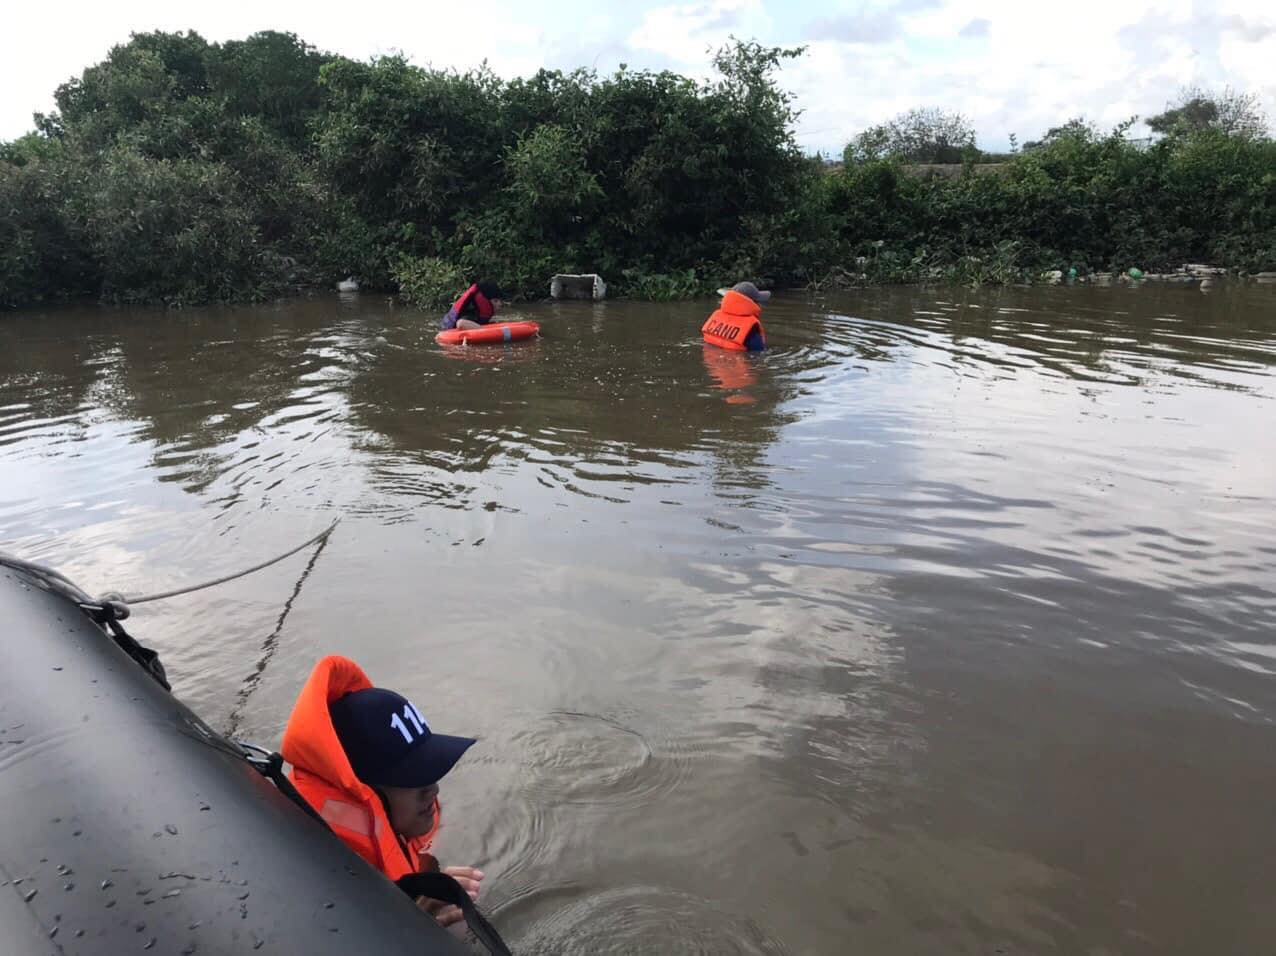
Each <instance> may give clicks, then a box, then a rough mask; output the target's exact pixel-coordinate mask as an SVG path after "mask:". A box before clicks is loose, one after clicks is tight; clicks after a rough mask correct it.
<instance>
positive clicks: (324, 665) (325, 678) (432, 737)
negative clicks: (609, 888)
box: [280, 656, 483, 931]
mask: <svg viewBox="0 0 1276 956" xmlns="http://www.w3.org/2000/svg"><path fill="white" fill-rule="evenodd" d="M473 744H474V740H472V739H471V738H469V737H448V736H445V735H443V734H436V733H433V732H431V730H430V728H429V726H428V725H427V724H426V722H425V719H424V718H423V717H422V716H421V712H420V711H419V710H417V709H416V707H414V706H413V705H412V703H411V702H410V701H409V700H407V698H405V697H403V696H401V695H399V694H396V693H395V692H394V691H391V690H385V689H384V688H380V687H373V686H372V681H370V680H369V679H368V676H367V675H366V674H365V673H364V672H363V671H362V670H361V669H360V667H359V665H358V664H356V663H355V662H354V661H352V660H350V659H348V658H345V657H337V656H332V657H325V658H324V659H323V660H321V661H319V663H318V664H316V665H315V668H314V670H313V671H312V672H311V674H310V677H309V679H308V680H307V681H306V684H305V686H304V687H303V688H302V689H301V693H300V695H298V697H297V703H296V704H295V705H294V707H293V710H292V714H291V716H289V718H288V725H287V727H286V728H285V729H284V738H283V743H282V745H281V748H280V751H281V753H282V754H283V757H284V759H285V760H287V761H288V762H289V763H290V764H292V773H291V775H290V776H291V778H292V782H293V784H294V786H296V788H297V790H298V791H300V792H301V795H302V796H303V797H305V798H306V802H307V803H309V804H310V805H311V806H312V807H314V808H315V810H316V811H318V813H319V815H320V816H321V817H323V819H324V820H325V821H327V823H328V826H330V827H331V828H332V831H333V832H334V833H335V834H336V835H337V836H338V837H340V838H341V839H342V840H343V841H344V842H345V844H346V845H347V846H349V847H350V849H352V850H354V852H355V853H357V854H359V856H361V857H363V858H364V859H365V860H367V861H368V862H369V863H370V864H372V865H373V866H374V867H376V868H377V869H378V870H380V871H381V872H382V873H384V874H385V875H386V876H387V877H388V878H390V879H391V880H398V879H399V878H400V877H403V876H406V875H408V874H410V873H420V872H425V871H429V870H435V869H438V868H439V866H438V861H437V860H436V859H435V858H434V857H433V856H432V855H431V854H430V853H429V849H430V845H431V843H432V842H433V840H434V836H435V834H436V833H438V830H439V824H440V805H439V781H440V780H442V779H443V777H444V776H446V775H447V773H448V772H449V771H450V770H451V769H452V768H453V767H454V766H455V765H456V763H457V761H458V760H460V759H461V756H462V755H463V754H464V753H465V751H467V750H468V749H469V748H470V747H471V746H472V745H473ZM443 872H444V873H447V874H448V875H449V876H452V877H453V878H454V879H456V881H457V882H458V883H460V884H461V886H462V887H463V888H464V889H465V890H466V892H468V893H469V895H470V896H471V898H473V899H478V893H479V884H480V882H481V881H482V879H483V873H482V871H481V870H476V869H474V868H473V867H468V866H451V867H446V868H444V869H443ZM417 904H418V905H419V906H420V907H421V908H422V909H424V910H426V911H427V912H428V913H430V914H431V915H432V916H433V917H434V918H435V919H436V920H437V921H438V922H439V923H440V924H441V925H443V926H455V930H454V931H463V930H464V926H465V924H464V922H463V921H462V920H463V916H462V914H461V910H460V909H459V908H458V907H456V906H448V905H444V904H441V903H438V902H436V901H433V900H426V899H424V898H422V899H419V900H418V901H417Z"/></svg>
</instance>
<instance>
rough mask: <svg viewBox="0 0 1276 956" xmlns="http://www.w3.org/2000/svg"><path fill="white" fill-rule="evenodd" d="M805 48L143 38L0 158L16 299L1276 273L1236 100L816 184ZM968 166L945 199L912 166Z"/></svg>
mask: <svg viewBox="0 0 1276 956" xmlns="http://www.w3.org/2000/svg"><path fill="white" fill-rule="evenodd" d="M797 52H798V51H794V50H781V49H773V48H767V47H763V46H760V45H758V44H756V43H740V42H733V43H731V44H729V45H728V46H726V47H724V48H723V49H721V50H720V51H718V53H717V54H716V55H715V57H714V67H715V71H716V72H715V76H714V78H713V79H711V80H709V81H697V80H693V79H689V78H687V77H684V76H679V75H677V74H675V73H671V72H669V71H651V70H629V69H627V68H622V69H620V70H618V71H617V72H615V73H613V74H611V75H606V76H602V75H599V74H597V73H595V72H594V71H591V70H574V71H570V72H562V71H556V70H542V71H539V72H538V73H536V74H535V75H533V76H531V77H527V78H524V79H515V80H510V81H505V80H502V79H500V78H499V77H497V76H496V75H495V74H493V73H492V72H491V71H489V70H486V69H481V70H476V71H471V72H468V73H456V72H450V71H438V70H430V69H422V68H420V67H416V66H413V65H412V64H410V63H408V62H407V61H406V60H405V59H403V58H400V57H382V58H378V59H374V60H372V61H371V62H367V63H359V62H355V61H352V60H349V59H346V58H343V57H338V56H332V55H329V54H324V53H320V52H318V51H316V50H314V49H312V48H311V47H309V46H307V45H306V44H305V43H303V42H301V41H300V40H299V39H298V38H297V37H295V36H293V35H291V34H287V33H269V32H268V33H259V34H254V35H253V36H250V37H248V38H247V39H245V40H242V41H231V42H227V43H222V44H217V43H208V42H207V41H205V40H204V39H203V38H202V37H200V36H199V35H198V34H195V33H171V34H170V33H145V34H138V35H135V36H134V37H133V38H132V39H131V40H130V41H129V42H128V43H126V44H122V45H120V46H117V47H115V48H113V49H112V50H111V51H110V52H109V53H108V55H107V56H106V58H105V59H104V60H103V61H102V62H101V63H98V64H95V65H93V66H91V67H89V68H88V69H86V70H85V71H84V72H83V74H82V75H81V76H80V77H78V78H76V79H73V80H70V81H68V82H67V83H65V84H63V85H62V86H61V87H59V89H58V90H57V93H56V101H57V104H58V111H57V112H56V113H54V114H52V115H50V116H46V117H39V118H38V122H37V127H38V131H37V133H35V134H32V135H30V136H26V137H23V138H22V139H20V140H18V141H15V142H14V143H9V144H0V305H4V306H15V305H21V304H24V303H30V302H36V301H40V300H42V299H47V298H51V297H55V296H71V295H80V294H84V293H87V294H91V295H97V296H100V297H105V298H108V299H120V300H128V301H165V302H174V303H185V302H197V301H209V300H221V299H252V298H259V297H261V296H264V295H270V294H273V293H275V292H278V291H284V290H287V289H289V288H297V287H301V286H316V285H317V286H321V287H330V286H331V284H332V283H333V282H334V281H336V280H339V279H341V278H344V277H345V276H346V275H355V276H357V277H358V278H359V279H360V280H361V281H362V282H363V284H364V285H365V286H366V287H371V288H391V287H393V286H394V285H396V284H397V285H398V286H399V287H401V288H402V289H403V292H404V295H405V296H406V297H408V298H410V299H412V300H413V301H417V302H419V303H420V304H422V305H423V306H428V307H430V308H437V307H442V306H445V305H446V304H447V303H448V302H450V301H451V298H452V296H453V295H455V294H456V292H457V291H458V290H459V289H460V288H461V287H463V286H464V285H465V283H466V281H467V280H466V279H464V278H462V277H463V276H468V277H483V278H487V279H490V280H492V281H495V282H498V283H500V284H501V285H502V286H503V287H504V288H505V289H506V290H508V291H509V292H512V293H514V294H517V295H526V296H536V295H543V294H544V292H545V290H546V287H547V284H548V281H549V278H550V276H551V275H552V274H554V273H556V272H599V273H602V274H603V275H604V276H606V277H607V278H608V279H609V280H610V281H611V283H612V287H613V288H614V289H615V290H616V291H617V292H619V293H620V294H629V295H635V296H642V297H646V298H657V299H666V298H673V297H681V296H691V295H700V294H705V293H707V292H712V290H713V289H714V288H715V287H716V286H717V285H718V284H720V283H726V282H733V281H737V280H739V279H743V278H750V279H753V280H755V281H760V282H763V283H764V284H771V285H775V286H785V285H793V284H822V283H843V282H854V283H862V282H911V281H954V282H1020V281H1027V280H1030V279H1032V278H1034V277H1036V276H1039V275H1040V273H1041V272H1042V271H1045V270H1047V269H1065V270H1066V269H1067V268H1069V267H1070V266H1076V267H1077V268H1078V269H1080V270H1082V271H1086V270H1096V269H1111V270H1124V269H1126V268H1128V267H1129V266H1132V265H1138V266H1140V267H1141V268H1143V269H1145V270H1149V271H1153V270H1162V269H1165V268H1167V267H1172V266H1177V265H1180V264H1181V263H1183V262H1184V261H1188V260H1208V261H1214V262H1218V263H1220V264H1224V265H1230V266H1235V267H1238V268H1245V269H1249V270H1251V271H1257V270H1261V269H1273V268H1276V144H1274V143H1273V142H1272V140H1271V139H1270V138H1268V137H1267V136H1266V135H1265V134H1264V133H1263V132H1262V129H1261V124H1260V123H1259V119H1258V118H1257V116H1256V114H1255V115H1251V114H1253V113H1254V111H1253V109H1252V105H1253V104H1252V100H1250V99H1247V98H1246V97H1245V96H1243V95H1239V94H1231V97H1232V98H1231V99H1230V100H1229V99H1228V98H1227V97H1226V96H1225V97H1223V98H1221V99H1218V100H1217V102H1216V103H1215V105H1216V107H1217V108H1216V109H1214V110H1213V112H1211V111H1210V110H1209V109H1205V108H1204V107H1203V106H1202V103H1204V100H1202V99H1201V97H1200V96H1199V95H1197V92H1195V91H1194V92H1193V93H1192V95H1191V96H1188V97H1186V98H1185V99H1184V103H1183V105H1182V107H1181V108H1177V110H1171V111H1170V113H1167V114H1165V116H1164V117H1161V118H1158V120H1160V119H1164V120H1165V124H1164V125H1165V129H1166V131H1167V132H1166V135H1165V136H1164V138H1163V139H1161V140H1160V141H1159V142H1156V143H1154V144H1151V145H1136V144H1134V143H1131V142H1130V141H1129V140H1127V138H1126V135H1125V134H1126V132H1127V130H1128V126H1123V127H1119V128H1118V129H1116V130H1114V131H1112V132H1111V133H1108V134H1103V133H1100V132H1099V131H1097V130H1095V129H1094V128H1093V127H1091V126H1090V125H1088V124H1086V123H1085V122H1083V121H1080V120H1074V121H1071V122H1068V123H1064V124H1062V125H1061V126H1058V127H1056V128H1055V129H1052V130H1050V131H1049V132H1047V133H1046V135H1045V136H1043V137H1042V138H1041V139H1040V140H1039V141H1037V142H1033V143H1030V144H1027V145H1025V147H1024V150H1023V152H1022V153H1018V154H1015V155H1012V156H1009V157H1005V159H1006V162H1005V163H1004V164H1003V165H1001V166H1000V167H999V168H998V169H997V170H996V171H995V173H994V174H991V175H980V174H978V173H977V168H976V167H975V166H974V165H973V162H972V160H973V158H974V153H973V151H972V150H973V147H972V145H971V142H972V141H971V137H972V133H971V130H970V128H969V125H968V124H967V123H965V121H964V120H963V119H962V118H961V117H960V116H956V115H945V114H939V113H936V112H934V111H930V112H927V111H914V112H913V113H911V114H906V115H904V116H903V117H901V118H899V119H898V120H896V121H894V122H892V123H889V124H887V125H886V126H882V127H876V128H874V129H872V130H869V131H868V132H867V133H865V134H863V135H861V136H860V137H858V138H857V139H856V140H854V141H853V142H852V144H851V146H850V147H849V148H848V152H847V153H846V158H847V159H848V160H849V161H848V162H847V163H846V164H845V166H844V167H843V168H842V169H840V170H838V171H834V172H830V171H829V170H828V169H827V167H826V166H825V164H824V163H823V162H821V161H812V160H810V159H808V158H805V157H803V156H802V154H801V151H800V150H799V149H798V147H797V144H796V142H795V140H794V136H793V125H794V120H795V117H796V113H795V111H794V108H793V104H792V102H791V100H790V98H789V96H788V95H787V94H786V93H785V92H784V91H783V90H782V88H781V87H780V86H779V85H778V84H777V82H776V72H777V70H778V69H779V68H780V66H781V65H782V64H783V63H784V61H785V60H786V59H787V58H789V57H792V56H795V55H797ZM1205 105H1206V106H1208V104H1205ZM1246 110H1248V112H1246ZM958 156H960V157H961V158H962V159H963V161H965V162H967V163H968V165H967V166H966V167H965V168H964V170H963V173H962V174H961V175H959V176H956V177H954V178H944V177H935V178H921V177H918V176H916V175H913V174H911V173H910V172H908V170H907V168H906V167H904V166H902V165H900V163H901V162H902V161H904V160H909V161H916V160H919V159H925V158H930V159H936V158H940V159H942V158H948V159H953V158H957V157H958Z"/></svg>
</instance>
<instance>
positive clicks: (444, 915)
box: [416, 866, 483, 937]
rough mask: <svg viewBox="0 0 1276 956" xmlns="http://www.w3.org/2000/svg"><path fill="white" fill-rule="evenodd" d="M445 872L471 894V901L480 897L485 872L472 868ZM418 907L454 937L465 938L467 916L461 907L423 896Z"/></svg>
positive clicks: (450, 869) (460, 868) (417, 903)
mask: <svg viewBox="0 0 1276 956" xmlns="http://www.w3.org/2000/svg"><path fill="white" fill-rule="evenodd" d="M443 872H444V873H446V874H447V875H448V876H450V877H452V879H454V880H456V882H458V883H460V884H461V889H463V890H465V892H466V893H468V894H469V897H470V899H472V900H477V899H478V897H479V884H480V883H482V881H483V871H482V870H479V869H475V868H474V867H472V866H446V867H444V868H443ZM416 905H417V906H419V907H420V908H421V909H423V910H425V911H426V912H427V913H429V914H430V915H431V916H433V917H434V920H435V922H436V923H438V924H439V925H440V926H442V927H444V928H445V929H448V930H449V931H450V932H451V933H452V934H453V935H456V936H462V937H463V936H464V935H465V932H466V925H465V914H464V913H462V912H461V908H460V907H459V906H453V905H452V904H450V903H443V902H440V901H439V900H432V899H429V898H428V897H425V896H422V897H421V898H420V899H418V900H417V901H416Z"/></svg>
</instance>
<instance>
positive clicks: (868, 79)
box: [0, 0, 1276, 152]
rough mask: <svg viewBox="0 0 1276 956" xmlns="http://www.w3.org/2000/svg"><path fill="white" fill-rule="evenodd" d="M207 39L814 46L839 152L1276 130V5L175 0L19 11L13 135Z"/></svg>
mask: <svg viewBox="0 0 1276 956" xmlns="http://www.w3.org/2000/svg"><path fill="white" fill-rule="evenodd" d="M156 29H160V30H187V29H190V30H195V31H197V32H199V33H200V34H202V35H203V36H204V37H205V38H207V39H209V40H227V39H235V38H242V37H244V36H246V35H248V34H249V33H252V32H254V31H257V30H267V29H272V30H287V31H291V32H293V33H296V34H298V35H299V36H301V37H302V39H304V40H306V41H307V42H308V43H311V44H312V45H314V46H317V47H319V48H320V49H324V50H330V51H334V52H337V53H342V54H345V55H346V56H350V57H355V58H360V59H363V58H367V57H370V56H374V55H376V54H380V53H389V52H395V51H400V52H403V53H405V54H406V55H407V56H409V57H410V58H411V59H412V60H413V61H414V62H416V63H419V64H422V65H427V64H432V65H435V66H449V67H460V68H466V67H471V66H475V65H477V64H478V63H480V62H481V61H482V60H484V59H486V60H487V61H488V62H489V63H490V65H491V66H492V67H493V68H494V69H495V70H496V71H497V72H498V73H500V74H502V75H506V76H513V75H516V74H528V73H531V72H533V71H535V70H536V69H537V68H539V67H542V66H549V67H557V68H571V67H575V66H594V67H597V68H598V69H600V70H611V69H613V68H615V67H616V65H617V64H619V63H621V62H625V63H628V64H630V65H631V66H634V67H653V68H666V67H667V68H670V69H674V70H677V71H679V72H683V73H687V74H690V75H704V74H705V73H706V72H707V71H708V55H707V53H706V51H707V49H708V48H710V47H714V46H716V45H718V44H720V43H722V42H723V41H725V40H726V39H727V37H728V36H730V35H732V34H734V35H736V36H738V37H741V38H753V39H757V40H759V41H761V42H763V43H767V44H774V45H796V44H805V45H806V46H807V53H806V55H805V56H804V57H803V58H802V59H801V60H799V61H797V62H796V63H792V64H790V65H789V66H787V67H786V68H785V71H784V75H783V80H782V82H783V83H784V84H785V86H787V87H788V88H789V89H791V90H792V91H793V92H794V93H795V94H796V96H797V105H798V106H799V107H800V108H801V109H802V110H803V111H804V113H803V116H802V118H801V120H800V121H799V124H798V137H799V141H800V142H801V144H802V146H803V147H805V148H806V149H808V150H812V151H813V150H816V149H821V150H824V151H825V152H838V151H840V150H841V147H842V146H843V145H844V144H845V143H846V141H847V140H848V139H850V138H851V137H852V136H853V135H854V134H855V133H856V132H858V131H860V130H862V129H864V128H865V127H866V126H868V125H871V124H873V123H876V122H880V121H881V120H884V119H887V118H889V117H890V116H892V115H894V114H896V113H898V112H900V111H902V110H905V109H908V108H909V107H913V106H939V107H945V108H948V109H955V110H960V111H961V112H963V113H965V114H966V115H967V116H969V117H970V118H971V120H972V121H973V123H974V125H975V128H976V130H977V131H978V134H979V140H980V143H981V145H983V146H984V147H985V148H990V149H998V148H1002V147H1004V146H1005V145H1006V143H1007V138H1008V136H1009V134H1011V133H1014V134H1016V135H1018V137H1019V140H1020V141H1021V142H1022V141H1023V140H1025V139H1031V138H1036V137H1037V136H1038V135H1039V134H1040V133H1042V132H1043V131H1044V130H1046V129H1048V128H1049V127H1051V126H1056V125H1058V124H1059V123H1061V122H1063V121H1065V120H1067V119H1069V118H1071V117H1073V116H1076V115H1078V114H1084V115H1086V116H1087V117H1089V118H1091V119H1092V120H1095V121H1097V122H1098V123H1099V124H1100V125H1102V126H1111V125H1114V124H1116V123H1117V122H1120V121H1121V120H1122V119H1124V118H1126V117H1129V116H1131V115H1133V114H1140V115H1143V116H1147V115H1150V114H1153V113H1156V112H1159V111H1160V110H1162V109H1164V107H1165V105H1166V103H1167V101H1169V100H1171V99H1173V98H1174V97H1175V95H1176V93H1177V92H1178V90H1179V89H1180V88H1181V87H1183V86H1184V85H1186V84H1201V85H1204V86H1210V87H1221V86H1223V85H1225V84H1230V85H1231V86H1233V87H1235V88H1237V89H1241V90H1249V91H1253V92H1256V93H1259V94H1260V95H1261V96H1262V100H1263V105H1264V107H1265V109H1266V111H1267V113H1268V115H1269V117H1276V0H1214V2H1195V0H1163V2H1157V0H1072V2H1069V3H1062V4H1058V3H1052V4H1049V5H1047V4H1042V3H1040V2H1034V0H880V2H879V0H871V2H858V0H855V2H845V0H844V2H834V0H789V2H784V3H781V2H780V0H706V2H691V3H653V2H641V0H634V2H630V3H626V4H623V5H620V4H617V5H615V6H611V7H608V6H606V5H604V4H600V3H597V2H595V0H551V2H545V3H541V4H530V3H526V2H522V3H520V2H515V0H466V2H461V3H430V2H424V3H423V2H418V3H412V4H409V3H403V2H401V0H400V2H390V0H362V2H359V3H356V4H343V5H341V6H340V7H338V6H337V5H334V4H329V5H324V4H318V3H315V2H313V0H308V2H304V3H303V2H300V0H275V2H265V0H257V2H253V3H245V2H240V0H219V2H212V3H207V2H206V3H201V4H198V5H194V4H192V5H189V6H186V5H183V4H181V3H180V2H177V3H175V2H173V0H164V2H159V0H118V2H115V3H101V2H93V3H65V2H35V3H19V2H16V0H15V2H14V3H12V4H10V5H9V9H7V10H6V11H5V14H4V28H3V30H2V31H0V139H12V138H13V137H15V136H18V135H21V134H22V133H24V132H27V131H28V130H29V129H30V128H31V114H32V112H34V111H37V110H39V111H47V110H49V109H51V108H52V105H53V99H52V94H53V90H54V88H55V87H56V86H57V85H58V84H59V83H61V82H63V81H65V80H66V79H67V78H68V77H70V76H73V75H78V74H79V73H80V71H81V70H83V69H84V67H86V66H88V65H90V64H92V63H95V62H97V61H99V60H101V59H102V57H103V56H104V55H105V54H106V52H107V50H108V49H109V48H110V47H111V46H112V45H113V44H116V43H121V42H124V41H126V40H127V39H128V35H129V34H130V33H131V32H134V31H144V30H156Z"/></svg>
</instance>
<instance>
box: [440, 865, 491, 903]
mask: <svg viewBox="0 0 1276 956" xmlns="http://www.w3.org/2000/svg"><path fill="white" fill-rule="evenodd" d="M443 872H444V873H446V874H447V875H448V876H450V877H452V879H454V880H456V882H458V883H460V884H461V889H463V890H465V892H466V893H468V894H469V895H470V899H472V900H477V899H478V898H479V884H480V883H482V882H483V871H482V870H479V869H475V868H474V867H472V866H445V867H444V868H443Z"/></svg>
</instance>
